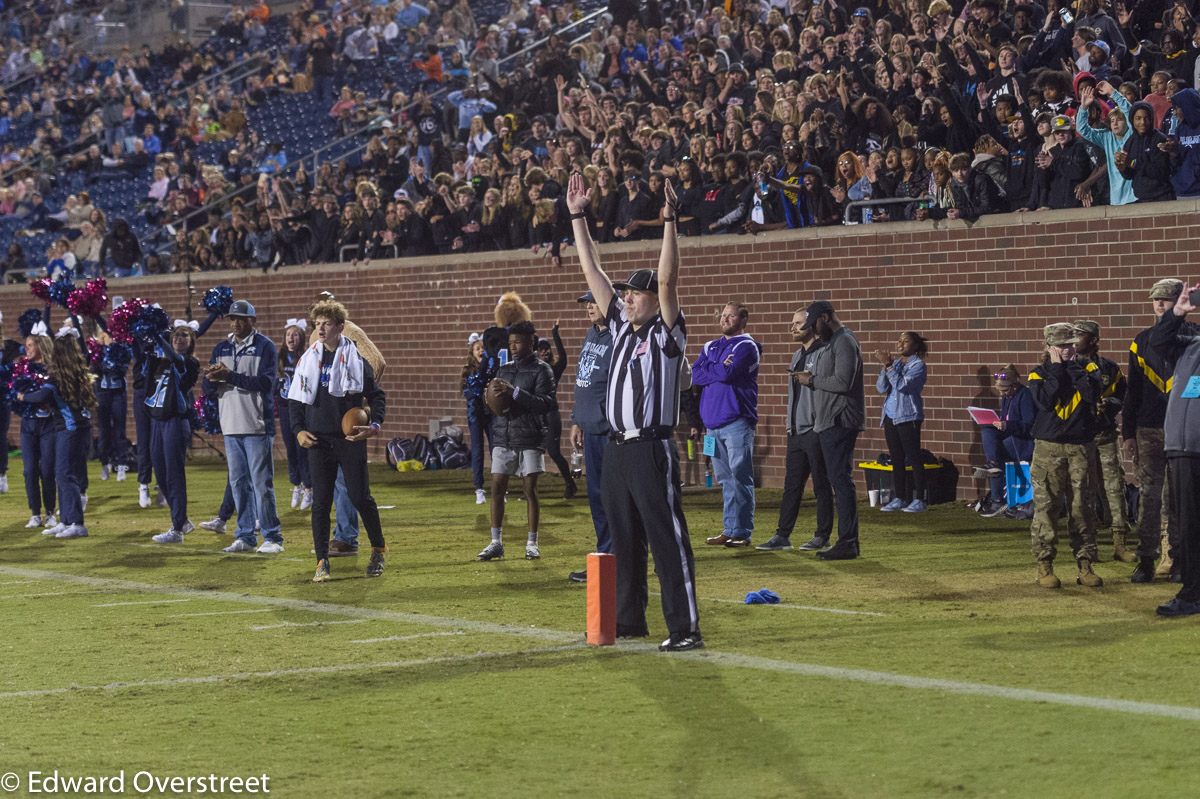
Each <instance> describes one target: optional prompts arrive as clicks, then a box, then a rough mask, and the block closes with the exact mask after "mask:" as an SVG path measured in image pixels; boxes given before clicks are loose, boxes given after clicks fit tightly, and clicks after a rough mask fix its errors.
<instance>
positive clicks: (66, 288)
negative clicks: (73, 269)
mask: <svg viewBox="0 0 1200 799" xmlns="http://www.w3.org/2000/svg"><path fill="white" fill-rule="evenodd" d="M74 290H75V284H74V283H72V282H71V281H70V279H69V278H67V277H62V278H59V279H58V280H56V281H54V282H53V283H51V284H50V301H51V302H53V303H54V304H55V305H60V306H62V307H63V308H66V307H67V298H68V297H70V296H71V292H72V291H74Z"/></svg>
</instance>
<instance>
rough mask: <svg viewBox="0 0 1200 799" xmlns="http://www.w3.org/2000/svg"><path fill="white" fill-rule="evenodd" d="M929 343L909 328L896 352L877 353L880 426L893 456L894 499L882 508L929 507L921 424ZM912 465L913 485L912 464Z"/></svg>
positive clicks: (909, 510)
mask: <svg viewBox="0 0 1200 799" xmlns="http://www.w3.org/2000/svg"><path fill="white" fill-rule="evenodd" d="M928 351H929V346H928V345H927V344H926V342H925V339H924V338H923V337H922V336H921V335H920V334H918V333H914V332H912V331H909V332H907V333H903V334H901V336H900V340H899V341H897V342H896V355H895V356H894V360H893V356H892V355H891V354H889V353H886V352H884V351H883V350H878V351H876V353H875V357H876V359H877V360H878V361H879V365H880V367H881V368H880V370H879V377H878V378H877V379H876V380H875V390H876V391H878V392H879V393H880V394H886V395H887V399H886V400H885V401H884V403H883V412H882V419H881V420H880V423H879V424H880V426H881V427H882V428H883V434H884V437H885V438H886V439H887V445H888V454H889V455H891V458H892V485H893V491H894V494H893V497H892V501H891V502H889V503H887V504H886V505H884V506H883V507H882V508H880V510H885V511H894V510H902V511H905V512H906V513H920V512H922V511H924V510H925V509H926V503H927V502H928V501H929V495H928V494H927V493H926V491H925V464H924V463H923V462H922V461H921V423H922V422H923V421H925V402H924V400H923V399H922V397H921V391H922V390H923V389H924V388H925V356H926V355H927V354H928ZM910 466H911V467H912V485H911V486H910V485H909V481H908V467H910Z"/></svg>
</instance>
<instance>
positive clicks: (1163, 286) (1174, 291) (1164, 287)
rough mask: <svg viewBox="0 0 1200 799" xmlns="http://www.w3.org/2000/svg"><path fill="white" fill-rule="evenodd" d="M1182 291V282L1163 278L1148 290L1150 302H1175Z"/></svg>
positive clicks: (1171, 278)
mask: <svg viewBox="0 0 1200 799" xmlns="http://www.w3.org/2000/svg"><path fill="white" fill-rule="evenodd" d="M1182 291H1183V281H1182V280H1176V279H1175V278H1173V277H1168V278H1164V279H1162V280H1160V281H1158V282H1157V283H1155V284H1154V285H1153V286H1151V288H1150V299H1152V300H1172V301H1173V300H1177V299H1179V295H1180V293H1181V292H1182Z"/></svg>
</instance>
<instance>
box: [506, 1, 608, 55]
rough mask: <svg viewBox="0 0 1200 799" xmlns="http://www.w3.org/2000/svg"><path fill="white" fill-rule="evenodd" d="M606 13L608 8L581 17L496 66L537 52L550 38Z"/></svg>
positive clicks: (589, 33)
mask: <svg viewBox="0 0 1200 799" xmlns="http://www.w3.org/2000/svg"><path fill="white" fill-rule="evenodd" d="M606 11H608V8H607V7H602V8H598V9H596V10H595V11H593V12H592V13H590V14H588V15H587V16H585V17H580V18H579V19H577V20H575V21H574V22H572V23H571V24H570V25H563V26H562V27H561V28H559V29H558V30H556V31H552V32H551V33H550V36H546V37H545V38H542V39H538V40H537V41H536V42H534V43H533V44H529V45H526V46H525V47H522V48H521V49H520V50H518V51H517V52H515V53H512V54H511V55H506V56H504V58H501V59H500V60H498V61H497V62H496V66H497V67H498V66H500V65H501V64H503V63H504V62H505V61H509V60H511V59H514V58H516V57H517V56H519V55H521V54H522V53H527V52H529V51H530V50H536V49H537V48H539V47H541V46H542V45H543V44H545V43H546V42H548V41H550V37H551V36H557V37H559V38H562V35H563V34H564V33H566V32H567V31H569V30H571V28H574V27H577V26H579V25H582V24H583V23H585V22H589V21H591V20H593V19H596V18H597V17H599V16H600V15H601V14H604V13H605V12H606ZM591 33H592V32H591V31H590V30H589V31H588V32H587V33H586V34H585V36H590V35H591ZM578 41H580V39H575V40H574V41H573V42H571V43H572V44H574V43H575V42H578Z"/></svg>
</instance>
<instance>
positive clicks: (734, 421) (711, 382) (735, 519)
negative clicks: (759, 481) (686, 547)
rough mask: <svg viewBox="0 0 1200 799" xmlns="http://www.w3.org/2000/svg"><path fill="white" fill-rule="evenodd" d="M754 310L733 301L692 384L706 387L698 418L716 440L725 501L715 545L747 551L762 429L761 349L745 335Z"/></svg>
mask: <svg viewBox="0 0 1200 799" xmlns="http://www.w3.org/2000/svg"><path fill="white" fill-rule="evenodd" d="M749 318H750V311H749V310H748V309H747V308H746V306H745V305H742V304H741V303H740V302H730V303H728V304H727V305H726V306H725V307H724V308H723V309H722V310H721V316H720V323H721V337H720V338H718V339H714V340H712V341H710V342H708V343H707V344H705V345H704V348H703V349H702V350H701V351H700V356H699V357H698V358H696V363H695V365H693V366H692V382H693V383H694V384H695V385H697V386H704V393H703V394H701V395H700V419H701V420H702V421H703V422H704V427H705V429H706V431H707V435H706V438H712V439H714V443H715V445H716V446H715V452H714V453H713V455H712V464H713V476H714V477H716V479H717V481H718V482H719V483H720V484H721V494H722V496H723V497H724V499H725V513H724V515H723V519H722V522H723V525H724V530H723V531H722V532H721V534H720V535H718V536H714V537H712V538H708V539H705V543H707V544H711V545H713V546H721V545H724V546H727V547H748V546H750V535H751V534H752V533H753V532H754V464H753V462H752V460H751V456H752V454H753V452H754V428H755V427H756V426H757V425H758V361H759V356H760V355H762V345H761V344H759V343H758V342H757V341H755V340H754V339H752V338H751V337H750V336H748V335H746V332H745V331H746V322H747V321H748V320H749Z"/></svg>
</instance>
